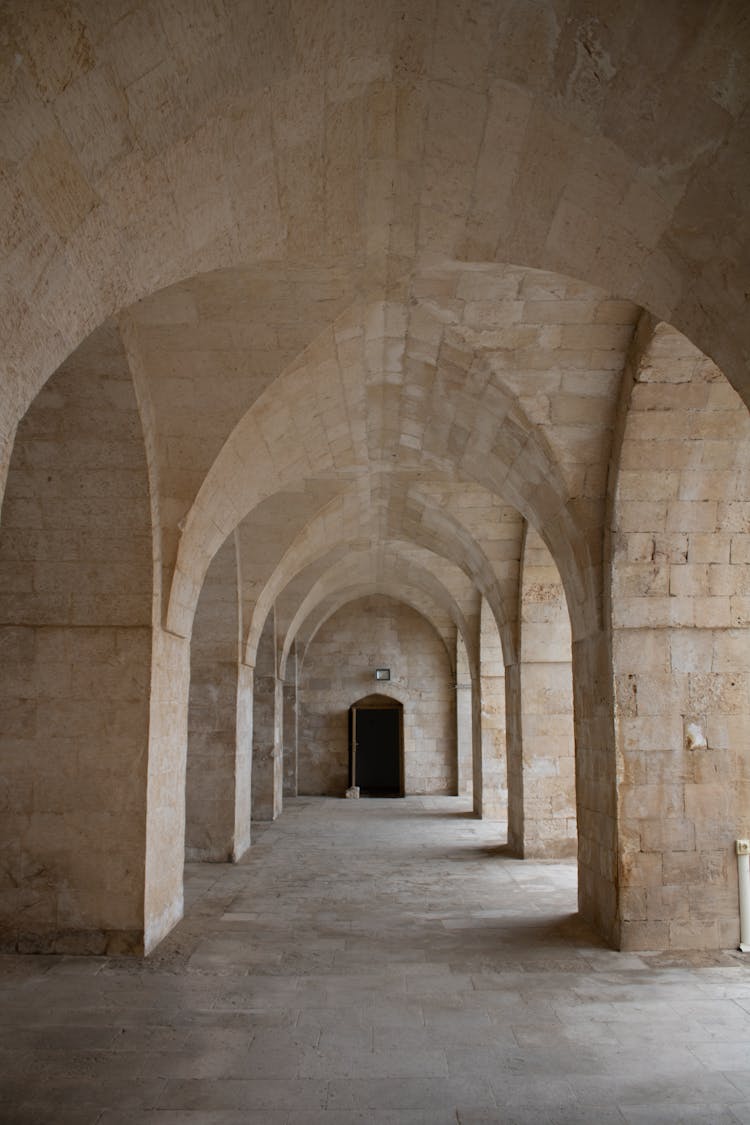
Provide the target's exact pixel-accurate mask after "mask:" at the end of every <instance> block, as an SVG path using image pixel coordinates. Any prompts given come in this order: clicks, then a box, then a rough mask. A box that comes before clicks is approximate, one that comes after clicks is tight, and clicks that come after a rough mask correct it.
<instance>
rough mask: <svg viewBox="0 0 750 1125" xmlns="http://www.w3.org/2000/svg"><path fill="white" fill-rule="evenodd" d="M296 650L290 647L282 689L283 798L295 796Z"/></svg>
mask: <svg viewBox="0 0 750 1125" xmlns="http://www.w3.org/2000/svg"><path fill="white" fill-rule="evenodd" d="M297 687H298V683H297V648H296V645H292V647H291V650H290V652H289V656H288V658H287V662H286V676H285V678H284V687H283V717H282V736H283V737H282V743H283V750H284V783H283V793H284V796H285V797H296V796H297Z"/></svg>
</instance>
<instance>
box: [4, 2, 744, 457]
mask: <svg viewBox="0 0 750 1125" xmlns="http://www.w3.org/2000/svg"><path fill="white" fill-rule="evenodd" d="M7 8H8V11H7V18H6V20H5V28H4V31H5V34H6V37H7V44H8V46H7V57H9V58H15V59H16V60H17V65H15V66H14V67H13V69H12V73H9V75H8V82H7V89H6V92H5V110H4V119H5V120H6V121H9V122H11V123H12V127H11V128H8V129H6V130H4V146H5V148H4V156H5V159H6V164H7V167H8V174H7V186H6V187H5V188H4V191H6V192H7V195H8V199H9V201H12V205H9V206H8V207H7V208H6V211H7V219H6V220H5V224H6V227H5V230H4V231H3V246H4V247H5V248H6V252H5V262H4V266H5V272H6V282H5V285H4V288H3V298H2V304H1V306H0V324H2V326H3V327H2V333H1V335H0V350H1V351H2V354H3V356H4V357H5V365H6V366H5V369H4V371H3V382H4V389H5V391H6V403H5V405H6V406H7V408H8V409H7V412H6V414H5V418H4V423H5V425H4V426H3V427H2V431H3V437H4V438H7V437H8V435H9V434H10V433H12V431H13V428H14V426H15V423H16V422H17V420H18V419H19V418H20V417H21V415H22V414H23V413H24V412H25V410H26V409H27V407H28V405H29V403H30V402H31V400H32V399H33V397H34V395H35V394H36V393H37V391H38V390H39V388H40V386H41V385H42V383H43V382H44V380H45V379H46V378H48V377H49V375H50V374H51V373H52V372H53V371H54V370H55V369H56V368H57V367H58V366H59V364H60V363H61V362H62V360H63V359H64V358H65V356H66V355H67V354H69V353H70V351H71V350H72V349H74V348H75V347H76V346H77V345H78V344H79V343H80V342H81V341H82V339H83V338H84V337H85V336H86V335H87V334H88V333H89V332H90V331H92V330H93V329H94V328H95V327H96V326H97V325H98V324H101V323H102V322H103V321H104V320H106V319H107V317H108V316H110V315H111V314H113V313H115V312H117V311H118V310H119V309H121V308H122V307H124V306H126V305H128V304H131V303H133V302H135V301H137V300H140V299H141V298H143V297H144V296H145V295H147V294H149V293H151V292H153V291H155V290H156V289H159V288H161V287H163V286H165V285H169V284H171V283H173V282H175V281H178V280H179V279H181V278H185V277H189V276H191V275H193V274H196V273H200V272H205V271H206V270H209V269H215V268H218V267H225V266H227V265H231V264H240V263H247V262H257V261H263V260H270V259H273V260H276V261H278V260H286V261H288V262H294V261H300V260H304V259H306V260H308V261H310V260H312V259H315V260H318V261H323V260H327V259H330V258H331V257H336V256H345V255H348V256H349V257H350V259H357V258H359V259H365V260H367V263H368V269H369V271H370V272H371V273H372V274H375V273H376V272H377V273H378V274H379V275H383V276H386V270H387V267H388V264H389V263H390V262H395V263H396V264H398V265H401V266H403V263H404V262H405V261H407V260H409V259H410V258H414V257H415V256H417V255H421V256H422V257H425V256H431V257H433V258H435V257H440V258H442V259H446V258H455V259H463V260H473V261H476V260H483V261H488V260H495V259H497V258H502V259H505V260H516V261H524V262H526V263H528V264H530V265H533V266H535V267H539V268H546V269H554V270H560V271H562V272H565V273H567V274H569V275H571V276H577V277H583V278H586V279H587V280H589V281H590V282H591V283H593V284H599V285H603V286H606V287H607V288H608V289H609V290H610V291H615V292H618V293H620V294H622V295H624V296H627V297H628V298H630V299H633V300H635V301H636V302H637V303H638V304H639V305H642V306H644V307H646V308H649V309H650V310H651V311H652V312H653V313H654V314H655V315H657V316H659V317H661V318H664V319H666V320H667V321H670V322H671V323H673V324H675V325H676V326H677V327H678V328H679V329H680V330H681V331H683V332H685V333H686V334H687V335H688V336H689V337H690V338H691V339H692V340H693V341H694V342H695V343H696V344H697V345H698V346H700V347H701V348H702V349H703V350H704V351H705V352H706V353H707V354H709V355H711V356H712V358H713V359H714V360H716V361H717V362H718V363H719V364H720V365H721V366H722V368H723V370H725V371H726V373H727V375H728V377H729V378H730V380H732V381H733V382H734V385H735V386H736V387H737V389H738V390H740V392H741V393H742V392H743V391H744V393H745V394H746V395H747V392H748V384H747V370H748V364H747V356H748V354H750V323H748V318H747V316H746V297H745V294H746V291H747V284H746V281H745V278H744V273H743V271H744V265H745V263H746V262H747V260H748V252H747V246H748V234H747V224H746V223H745V222H744V198H745V193H744V184H745V182H746V178H747V155H746V154H747V144H746V125H747V121H746V114H747V106H748V95H747V91H746V88H745V85H746V84H743V83H742V82H741V81H737V80H736V78H732V77H731V75H732V73H733V68H734V66H735V65H736V59H737V58H738V51H739V52H740V55H741V53H742V49H743V47H745V48H746V45H747V24H746V22H743V21H742V20H741V19H740V14H741V12H740V9H741V8H742V5H738V4H733V3H729V4H726V5H723V6H722V8H721V10H720V11H719V12H718V13H717V11H715V10H714V9H713V8H711V7H706V9H705V12H703V13H699V14H697V15H696V13H695V11H694V10H692V9H691V10H690V11H689V12H686V13H685V15H684V16H683V15H682V14H681V12H678V11H677V9H675V10H674V12H673V13H672V18H673V19H674V20H675V22H676V24H677V26H678V28H679V31H678V33H677V34H675V35H674V36H673V37H672V39H673V42H674V44H675V46H674V51H675V52H676V51H678V50H684V49H685V48H683V47H681V44H683V43H685V42H689V45H690V46H689V55H687V56H686V58H685V59H684V60H680V59H678V58H677V57H676V56H674V55H672V54H668V56H667V57H668V59H669V65H666V64H665V67H651V68H649V67H647V66H645V65H644V66H642V67H638V66H634V65H633V58H634V54H633V41H632V34H633V31H632V26H631V23H630V22H629V21H631V19H632V17H631V14H630V13H629V12H628V10H627V9H623V10H622V11H621V12H619V11H618V12H617V13H615V14H614V15H611V18H609V19H608V21H607V23H608V27H607V28H606V29H604V28H603V27H600V28H599V29H598V31H595V30H592V26H591V20H590V10H589V6H588V5H587V4H586V3H585V0H572V2H571V4H570V5H569V6H568V8H567V10H566V11H567V14H566V19H565V21H564V22H563V23H561V24H557V23H556V22H555V21H554V20H553V21H551V23H550V26H549V28H548V29H547V32H546V33H545V34H544V35H543V37H542V41H543V45H542V47H540V50H539V51H538V52H537V53H536V54H535V57H534V60H533V65H531V64H530V63H529V60H528V57H527V56H526V55H525V53H524V52H523V51H520V52H519V51H518V49H517V48H518V44H519V43H520V44H524V43H531V42H533V43H537V42H540V36H539V29H538V27H537V25H536V23H535V20H537V19H538V18H539V14H538V10H537V8H536V7H535V6H534V5H530V6H520V7H519V6H515V7H513V8H512V9H511V10H509V9H508V8H507V6H506V5H499V4H487V3H484V4H479V3H473V2H472V3H469V5H468V7H467V10H466V18H465V19H464V20H463V21H462V25H461V35H466V36H470V41H469V44H468V49H465V50H463V51H462V50H455V49H454V48H455V37H456V28H455V26H454V25H453V23H452V22H451V12H450V5H449V6H447V7H446V9H445V10H443V9H440V8H439V9H437V10H436V12H435V13H434V18H429V19H425V18H424V10H423V8H422V6H421V5H415V6H414V7H413V9H412V10H410V11H399V13H398V16H399V18H396V13H395V11H394V9H393V7H392V5H391V4H389V3H385V4H383V5H379V6H378V7H377V10H374V9H373V5H371V4H364V3H353V4H351V5H347V16H346V19H345V20H343V21H342V18H341V12H340V10H339V9H338V8H337V7H336V6H332V7H330V8H328V9H326V8H321V7H318V6H316V7H315V8H313V9H310V11H309V12H307V11H306V10H303V8H304V6H303V7H302V8H300V10H299V11H298V12H297V13H296V17H295V18H296V20H297V24H296V27H295V31H296V34H295V35H293V36H290V34H289V28H288V26H284V20H283V17H282V16H281V14H280V12H279V11H277V10H276V8H275V6H273V5H270V6H266V8H264V9H261V8H260V7H259V6H258V5H236V6H234V7H231V8H227V7H226V6H224V7H223V8H216V9H212V10H209V9H208V8H206V10H205V12H202V19H203V17H205V24H204V29H205V30H204V33H203V34H201V35H198V36H193V35H191V34H186V30H185V27H184V21H181V15H180V9H179V6H178V7H175V8H173V9H167V8H164V9H160V11H159V21H158V29H157V34H155V36H154V39H153V42H151V43H149V53H150V57H152V58H153V59H154V65H153V67H152V68H151V70H150V72H149V73H150V75H152V76H153V75H160V74H163V73H165V72H166V71H167V68H169V72H173V71H174V68H175V67H176V69H177V71H178V72H179V73H180V74H181V75H182V76H183V78H184V82H183V83H182V86H181V89H183V90H184V91H198V92H199V94H200V96H199V97H192V98H191V97H186V98H184V97H179V98H177V97H176V98H174V99H171V100H170V99H169V98H165V97H164V92H163V84H161V83H160V82H159V81H157V80H154V79H150V78H149V76H148V75H144V73H143V70H142V62H141V59H140V52H138V51H133V52H128V51H123V50H122V45H123V43H128V42H132V41H133V36H134V35H135V34H137V30H136V26H134V25H133V24H132V23H131V21H137V20H138V19H139V17H140V15H141V13H140V11H139V10H138V9H133V10H132V11H127V12H124V13H123V11H122V10H121V9H119V8H118V9H115V8H110V7H108V6H101V5H88V6H86V5H83V6H81V5H79V6H78V7H76V8H75V9H71V10H70V12H68V9H67V8H65V7H64V6H58V7H57V8H56V10H55V13H54V20H53V21H52V22H45V23H44V24H43V25H40V24H39V22H38V21H37V20H35V17H34V14H33V10H32V8H30V6H29V5H27V4H24V3H22V2H21V0H15V2H11V3H10V4H9V5H8V6H7ZM659 18H660V16H659V13H658V12H657V13H655V14H654V16H653V20H654V24H653V26H652V25H651V24H650V20H649V14H648V12H646V13H644V18H643V19H641V20H639V21H638V29H639V33H640V35H642V36H643V37H644V38H645V39H646V40H648V38H649V36H650V35H651V36H652V37H653V36H654V35H658V34H659V32H660V31H661V25H659V24H658V23H657V22H656V21H657V20H658V19H659ZM307 19H310V20H314V21H315V24H316V26H315V29H314V30H313V29H311V28H309V29H308V28H307V27H306V26H305V21H306V20H307ZM683 20H684V21H685V22H684V23H683ZM334 24H335V26H334ZM584 29H588V30H586V31H585V34H586V35H588V36H591V35H594V36H595V38H596V37H598V36H600V37H603V38H605V39H606V46H605V45H603V44H600V43H598V42H595V43H594V49H593V50H592V48H591V44H590V43H589V42H588V41H586V49H584V40H583V35H584ZM52 38H54V44H55V46H54V49H52V48H51V45H50V40H51V39H52ZM662 38H663V36H662ZM72 42H74V43H76V44H81V43H83V44H85V45H86V49H79V48H78V47H76V49H75V50H70V49H68V45H69V44H70V43H72ZM209 42H210V43H211V49H210V50H209V49H206V44H207V43H209ZM305 42H309V43H319V42H327V43H329V44H330V47H329V49H328V51H324V52H321V53H320V55H319V56H316V57H315V59H311V60H310V65H308V66H306V67H300V59H299V44H300V43H305ZM94 44H95V47H94ZM407 45H408V46H407ZM173 56H176V57H173ZM602 56H606V57H607V59H608V64H609V71H608V74H607V75H602V74H601V73H598V72H596V71H595V70H594V69H593V68H594V67H595V62H594V60H595V59H596V58H597V57H602ZM61 57H62V58H64V60H65V62H64V63H61V61H60V59H61ZM341 59H348V60H355V59H356V60H357V65H356V66H352V67H348V68H347V67H344V68H342V67H341V66H340V65H339V63H340V60H341ZM581 60H583V61H581ZM328 68H331V69H330V70H329V69H328ZM61 74H65V75H66V80H65V81H62V80H61V77H60V76H61ZM330 74H335V80H334V81H329V80H328V77H329V75H330ZM73 89H75V91H76V96H75V97H73V98H71V90H73ZM334 90H335V95H334V94H333V91H334ZM636 99H637V104H638V105H643V104H649V105H653V106H654V107H655V108H654V112H653V113H649V114H642V113H641V114H637V113H635V112H633V108H632V107H633V105H634V104H636ZM112 107H124V109H123V111H122V112H120V110H119V109H117V110H115V109H113V108H112ZM82 121H85V122H86V126H87V127H86V128H82V127H81V124H80V123H81V122H82ZM344 122H345V123H346V124H345V125H343V124H342V123H344ZM376 122H377V127H375V123H376ZM342 136H345V144H344V143H343V141H342ZM344 153H345V154H346V158H345V159H344V158H342V157H343V156H344ZM219 167H220V168H221V169H222V175H221V176H220V177H217V175H216V169H217V168H219ZM53 169H54V171H53ZM61 185H62V186H61ZM696 230H699V231H700V232H701V237H700V238H696V237H695V233H694V232H695V231H696ZM40 326H42V328H41V330H40Z"/></svg>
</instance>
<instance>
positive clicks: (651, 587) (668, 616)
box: [611, 325, 750, 948]
mask: <svg viewBox="0 0 750 1125" xmlns="http://www.w3.org/2000/svg"><path fill="white" fill-rule="evenodd" d="M749 479H750V418H748V414H747V411H746V409H745V408H744V406H743V404H742V402H741V401H740V399H739V397H738V396H737V394H736V393H735V392H734V391H733V390H732V388H731V387H730V386H729V384H728V383H727V382H726V380H725V379H724V378H723V376H722V375H721V374H720V372H719V371H718V370H717V368H716V367H714V365H713V364H712V363H710V361H708V360H707V359H706V358H705V356H702V355H701V354H700V353H699V352H697V351H696V350H695V349H694V348H693V347H692V346H691V345H690V344H689V343H688V342H687V341H686V340H685V339H684V337H681V336H680V335H679V334H678V333H676V332H674V330H672V329H670V328H668V327H666V326H664V325H660V326H657V328H656V330H655V335H654V338H653V340H652V341H651V344H650V346H649V347H648V348H647V349H646V353H645V355H644V357H643V358H642V360H641V362H640V364H639V366H638V370H637V372H636V375H635V384H634V386H633V388H632V395H631V399H630V404H629V410H628V414H627V423H626V426H625V431H624V440H623V443H622V453H621V468H620V472H619V477H618V487H617V494H616V498H615V510H614V535H613V558H612V611H611V612H612V624H613V663H614V671H615V692H616V706H615V722H616V738H617V746H618V773H619V777H620V787H619V815H620V834H621V859H620V871H619V877H620V884H621V924H622V944H623V946H625V947H628V948H644V947H645V948H668V947H672V948H682V947H697V948H706V947H708V948H717V947H726V946H731V945H734V944H735V943H736V941H737V939H738V935H739V918H738V904H737V870H736V859H735V855H734V846H733V845H734V839H735V837H737V836H747V835H749V834H750V751H749V750H748V733H750V639H749V638H748V633H747V625H748V624H749V623H750V597H749V595H750V522H749V517H748V504H747V501H746V499H745V497H746V496H747V486H748V480H749Z"/></svg>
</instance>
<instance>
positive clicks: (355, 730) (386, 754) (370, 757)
mask: <svg viewBox="0 0 750 1125" xmlns="http://www.w3.org/2000/svg"><path fill="white" fill-rule="evenodd" d="M349 785H350V787H351V788H356V789H358V790H359V795H360V796H361V797H403V795H404V707H403V704H402V703H399V702H398V700H397V699H391V698H390V697H389V696H387V695H380V694H374V695H368V696H365V698H364V699H360V700H358V701H357V702H356V703H353V704H352V706H351V707H350V708H349Z"/></svg>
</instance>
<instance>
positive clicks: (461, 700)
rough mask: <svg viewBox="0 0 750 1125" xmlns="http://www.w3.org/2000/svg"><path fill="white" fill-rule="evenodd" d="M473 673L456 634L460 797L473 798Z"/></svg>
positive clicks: (460, 637) (464, 649) (461, 642)
mask: <svg viewBox="0 0 750 1125" xmlns="http://www.w3.org/2000/svg"><path fill="white" fill-rule="evenodd" d="M471 693H472V683H471V672H470V669H469V657H468V653H467V652H466V645H465V644H464V641H463V638H462V636H461V634H460V633H457V634H456V745H457V756H458V795H459V797H471V796H472V794H473V791H474V784H473V777H472V773H473V769H472V744H471V743H472V720H471Z"/></svg>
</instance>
